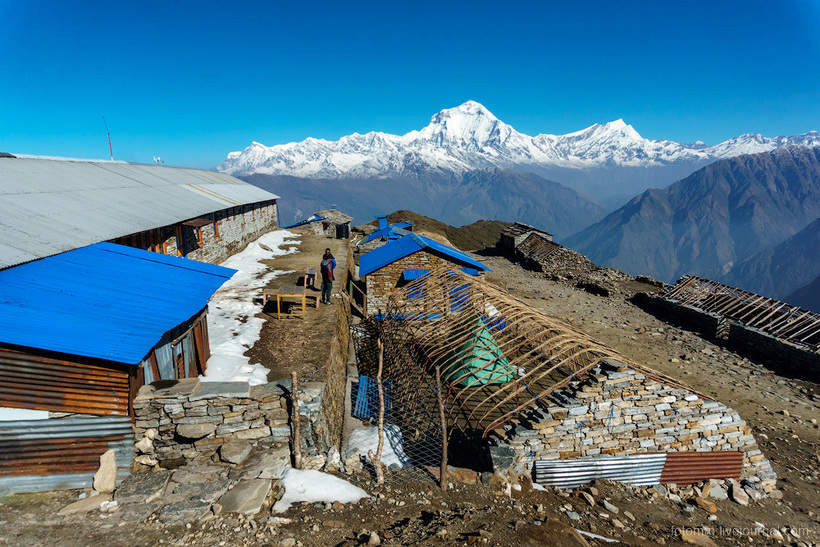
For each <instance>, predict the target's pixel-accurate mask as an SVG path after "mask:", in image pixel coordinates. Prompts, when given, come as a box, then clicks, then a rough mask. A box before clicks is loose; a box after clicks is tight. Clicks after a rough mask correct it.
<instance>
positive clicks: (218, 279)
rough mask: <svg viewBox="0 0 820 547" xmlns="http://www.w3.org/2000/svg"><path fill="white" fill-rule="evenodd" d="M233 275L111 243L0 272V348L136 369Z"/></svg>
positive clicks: (191, 261)
mask: <svg viewBox="0 0 820 547" xmlns="http://www.w3.org/2000/svg"><path fill="white" fill-rule="evenodd" d="M234 272H235V270H232V269H230V268H223V267H221V266H214V265H213V264H205V263H202V262H196V261H193V260H188V259H185V258H176V257H170V256H165V255H161V254H158V253H151V252H149V251H143V250H140V249H133V248H130V247H125V246H122V245H115V244H112V243H97V244H95V245H91V246H89V247H83V248H81V249H75V250H73V251H69V252H66V253H62V254H59V255H55V256H52V257H48V258H44V259H41V260H37V261H34V262H29V263H27V264H22V265H20V266H17V267H14V268H9V269H6V270H2V271H0V343H3V344H12V345H17V346H23V347H29V348H36V349H42V350H48V351H56V352H61V353H67V354H71V355H79V356H84V357H94V358H100V359H107V360H110V361H116V362H120V363H127V364H132V365H136V364H138V363H139V362H140V361H141V360H142V359H143V358H144V357H145V356H146V355H147V353H148V352H149V351H150V350H151V348H153V347H154V346H155V345H156V344H157V342H159V340H160V338H161V337H162V335H163V334H165V333H166V332H167V331H169V330H171V329H173V328H174V327H176V326H177V325H179V324H180V323H183V322H184V321H186V320H188V319H189V318H190V317H192V316H193V315H194V314H196V313H197V312H199V311H200V310H201V309H202V308H204V307H205V305H206V304H207V303H208V299H209V298H210V297H211V295H212V294H213V293H214V292H215V291H216V290H217V289H218V288H219V287H220V286H221V285H222V284H223V283H224V282H225V281H226V280H227V279H229V278H230V277H231V276H232V275H233V274H234Z"/></svg>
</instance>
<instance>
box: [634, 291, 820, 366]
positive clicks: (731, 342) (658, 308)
mask: <svg viewBox="0 0 820 547" xmlns="http://www.w3.org/2000/svg"><path fill="white" fill-rule="evenodd" d="M634 300H635V303H636V304H638V305H639V306H642V307H644V308H645V309H648V310H649V311H651V312H652V313H655V314H656V315H659V316H660V317H662V318H663V319H664V320H666V321H669V322H672V323H675V324H678V325H680V326H682V327H684V328H688V329H690V330H694V331H697V332H700V333H702V334H704V335H705V336H709V337H714V338H720V339H722V340H724V341H725V342H724V343H725V345H726V346H727V347H731V348H733V349H736V350H737V351H739V352H741V353H743V354H745V355H749V356H750V357H752V358H755V359H763V360H769V361H773V362H775V363H778V364H780V365H782V366H785V367H787V368H790V369H794V370H797V371H801V372H802V373H804V374H814V373H816V372H813V371H817V370H818V369H820V355H818V354H817V353H813V352H811V351H809V350H808V348H804V347H801V346H799V345H797V344H793V343H791V342H787V341H785V340H781V339H779V338H776V337H774V336H772V335H771V334H768V333H766V332H763V331H762V330H759V329H755V328H752V327H748V326H746V325H743V324H742V323H739V322H736V321H730V320H727V319H725V318H723V317H721V316H720V315H718V314H716V313H711V312H705V311H703V310H700V309H698V308H696V307H694V306H689V305H686V304H682V303H680V302H676V301H674V300H666V299H664V298H661V297H660V296H657V295H653V294H647V293H638V294H637V295H635V299H634Z"/></svg>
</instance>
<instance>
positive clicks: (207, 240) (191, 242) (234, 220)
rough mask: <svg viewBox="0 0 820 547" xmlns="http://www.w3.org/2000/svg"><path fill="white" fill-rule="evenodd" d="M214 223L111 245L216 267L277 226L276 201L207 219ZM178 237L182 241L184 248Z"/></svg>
mask: <svg viewBox="0 0 820 547" xmlns="http://www.w3.org/2000/svg"><path fill="white" fill-rule="evenodd" d="M206 218H207V219H210V220H212V221H213V220H215V223H216V225H214V223H213V222H212V223H210V224H207V225H205V226H202V227H200V228H196V227H193V226H185V225H183V224H176V225H172V226H165V227H162V228H159V229H157V230H148V231H146V232H142V233H138V234H132V235H130V236H126V237H122V238H118V239H115V240H112V241H113V242H114V243H119V244H122V245H128V246H131V247H137V248H141V249H150V250H153V251H158V252H164V253H165V254H168V255H171V256H180V255H181V254H182V253H183V248H184V250H185V252H186V254H185V256H186V257H187V258H190V259H192V260H199V261H201V262H209V263H211V264H219V263H221V262H224V261H225V260H226V259H227V258H228V257H230V256H232V255H234V254H236V253H238V252H240V251H242V250H243V249H244V248H245V247H246V246H247V245H248V243H250V242H251V241H254V240H255V239H258V238H259V236H261V235H262V234H264V233H267V232H269V231H271V230H275V229H276V228H277V227H278V226H279V219H278V217H277V209H276V202H275V201H273V200H272V201H266V202H261V203H254V204H250V205H243V206H237V207H231V208H230V209H223V210H222V211H217V212H215V213H213V214H212V215H210V216H208V217H206ZM180 237H184V238H185V245H184V246H183V245H182V244H181V240H180V239H178V238H180Z"/></svg>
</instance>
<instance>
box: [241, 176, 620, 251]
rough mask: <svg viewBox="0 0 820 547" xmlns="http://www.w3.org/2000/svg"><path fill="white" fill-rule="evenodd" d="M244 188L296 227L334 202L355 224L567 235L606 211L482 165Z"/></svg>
mask: <svg viewBox="0 0 820 547" xmlns="http://www.w3.org/2000/svg"><path fill="white" fill-rule="evenodd" d="M243 179H244V180H246V181H247V182H250V183H251V184H253V185H255V186H258V187H260V188H263V189H265V190H268V191H270V192H273V193H275V194H277V195H280V196H283V199H282V201H281V205H280V208H281V212H282V216H283V218H284V219H285V222H286V223H288V222H295V221H296V220H299V219H302V218H305V217H307V216H309V215H310V214H312V213H313V212H314V211H319V210H322V209H325V208H327V206H328V205H330V204H335V205H337V206H338V207H339V209H340V210H342V211H344V212H346V213H347V214H349V215H351V216H353V217H354V218H355V220H354V223H365V222H369V221H370V220H371V219H373V217H375V216H377V215H382V214H384V212H385V211H393V210H395V209H396V208H397V207H400V208H402V209H409V210H412V211H415V212H417V213H419V214H422V215H425V216H428V217H433V218H437V219H440V220H441V221H442V222H446V223H448V224H452V225H463V224H469V223H471V222H475V221H477V220H480V219H497V220H502V221H506V222H513V221H516V220H518V221H520V222H525V223H528V224H532V225H533V226H537V227H540V228H543V229H545V230H548V231H549V232H551V233H554V234H555V235H556V236H557V237H559V238H560V237H565V236H568V235H570V234H572V233H574V232H576V231H578V230H580V229H582V228H584V227H585V226H588V225H589V224H590V223H591V222H594V221H596V220H600V219H602V218H603V217H604V215H605V214H606V210H605V209H604V207H603V206H601V205H600V204H598V203H596V202H594V201H593V200H591V199H589V198H587V197H585V196H583V195H581V194H579V193H578V192H576V191H574V190H571V189H569V188H567V187H566V186H563V185H561V184H558V183H556V182H552V181H549V180H547V179H544V178H542V177H540V176H538V175H535V174H532V173H516V172H513V171H509V170H505V169H499V168H488V169H481V170H473V171H467V172H464V173H462V174H454V173H436V172H430V171H425V170H419V171H418V172H416V173H414V174H412V175H411V174H406V175H404V176H402V177H400V178H368V179H354V178H342V179H336V180H314V179H309V180H305V179H296V178H293V177H284V176H271V175H262V174H254V175H248V176H243Z"/></svg>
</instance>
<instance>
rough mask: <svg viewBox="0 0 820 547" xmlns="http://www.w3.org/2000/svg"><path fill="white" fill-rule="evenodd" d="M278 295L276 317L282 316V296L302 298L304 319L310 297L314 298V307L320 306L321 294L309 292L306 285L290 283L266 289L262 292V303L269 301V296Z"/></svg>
mask: <svg viewBox="0 0 820 547" xmlns="http://www.w3.org/2000/svg"><path fill="white" fill-rule="evenodd" d="M273 297H276V318H277V319H281V318H282V298H300V299H301V300H302V319H304V318H305V307H306V304H307V299H308V298H313V300H314V307H316V308H318V307H319V295H318V294H316V293H313V294H311V293H308V292H307V287H305V286H304V285H289V286H287V287H279V288H278V289H265V290H264V291H263V292H262V305H263V306H264V305H265V304H267V303H268V299H269V298H273Z"/></svg>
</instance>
